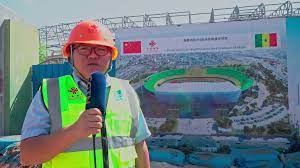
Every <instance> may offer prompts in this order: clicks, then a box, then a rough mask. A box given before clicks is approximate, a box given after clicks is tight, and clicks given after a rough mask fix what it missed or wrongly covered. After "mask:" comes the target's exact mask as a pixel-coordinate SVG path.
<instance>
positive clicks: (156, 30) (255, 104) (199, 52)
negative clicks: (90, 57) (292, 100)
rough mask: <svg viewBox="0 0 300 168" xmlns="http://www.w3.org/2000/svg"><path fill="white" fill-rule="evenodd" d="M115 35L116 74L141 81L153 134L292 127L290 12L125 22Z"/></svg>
mask: <svg viewBox="0 0 300 168" xmlns="http://www.w3.org/2000/svg"><path fill="white" fill-rule="evenodd" d="M116 37H117V41H116V44H117V46H118V48H120V51H119V52H120V56H119V58H118V60H117V61H116V76H117V77H119V78H123V79H128V80H130V83H131V84H132V86H133V87H134V88H135V89H136V91H137V93H138V94H139V96H140V99H141V105H142V110H143V113H144V116H145V117H146V120H147V122H148V126H149V127H150V129H151V132H152V134H153V135H154V136H155V135H158V134H186V135H209V136H219V135H226V136H239V135H242V136H244V135H247V136H255V137H257V136H262V137H265V136H266V137H272V136H289V135H291V133H292V132H293V131H294V130H295V128H296V124H295V122H294V121H295V120H297V119H295V117H298V120H299V118H300V116H299V115H298V116H297V115H295V113H296V110H295V107H292V108H291V107H290V106H291V104H289V95H288V93H290V92H295V91H296V90H295V88H293V90H289V86H290V83H289V82H290V80H288V79H290V78H293V77H292V76H288V74H289V72H288V66H287V62H288V61H287V60H288V55H287V47H286V43H287V38H286V18H276V19H265V20H253V21H243V22H220V23H210V24H186V25H174V26H162V27H152V28H136V29H125V30H119V31H117V32H116ZM289 71H290V70H289ZM298 83H299V82H298ZM297 91H298V90H297ZM297 93H298V92H297ZM291 109H293V110H291Z"/></svg>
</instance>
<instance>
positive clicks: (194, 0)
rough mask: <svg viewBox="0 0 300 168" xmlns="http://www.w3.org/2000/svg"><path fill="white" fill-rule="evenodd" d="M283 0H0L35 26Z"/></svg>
mask: <svg viewBox="0 0 300 168" xmlns="http://www.w3.org/2000/svg"><path fill="white" fill-rule="evenodd" d="M281 2H285V1H284V0H148V1H146V0H106V1H104V0H0V3H1V4H2V5H4V6H6V7H8V8H10V9H12V10H13V11H14V12H16V13H17V15H18V16H19V17H20V18H22V19H23V20H25V22H27V23H29V24H32V25H35V26H37V27H40V26H44V25H53V24H59V23H64V22H73V21H78V20H83V19H96V18H102V17H117V16H132V15H141V14H145V13H146V14H151V13H164V12H176V11H191V12H192V13H199V12H209V11H210V10H211V8H225V7H234V6H235V5H238V6H246V5H259V4H260V3H265V4H269V3H281Z"/></svg>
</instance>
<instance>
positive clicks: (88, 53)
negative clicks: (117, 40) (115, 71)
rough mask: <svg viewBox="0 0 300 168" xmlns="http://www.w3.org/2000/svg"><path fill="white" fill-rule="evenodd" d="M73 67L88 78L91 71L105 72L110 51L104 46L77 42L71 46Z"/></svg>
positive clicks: (108, 64)
mask: <svg viewBox="0 0 300 168" xmlns="http://www.w3.org/2000/svg"><path fill="white" fill-rule="evenodd" d="M73 47H74V49H73V59H74V66H75V68H76V69H77V70H78V71H79V72H80V73H81V74H82V75H83V77H84V78H86V79H88V78H89V77H90V75H91V73H93V72H96V71H99V72H102V73H105V72H106V71H107V69H108V68H109V66H110V60H111V56H112V51H111V49H110V48H109V47H106V46H95V45H87V44H77V45H74V46H73Z"/></svg>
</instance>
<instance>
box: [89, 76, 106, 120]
mask: <svg viewBox="0 0 300 168" xmlns="http://www.w3.org/2000/svg"><path fill="white" fill-rule="evenodd" d="M88 98H89V100H88V102H89V103H88V104H87V109H89V108H98V109H99V110H100V111H101V112H102V115H103V116H104V115H105V112H106V101H105V100H106V77H105V75H104V74H103V73H101V72H94V73H92V74H91V77H90V79H89V86H88Z"/></svg>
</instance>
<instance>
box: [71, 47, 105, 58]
mask: <svg viewBox="0 0 300 168" xmlns="http://www.w3.org/2000/svg"><path fill="white" fill-rule="evenodd" d="M74 49H76V50H77V51H78V53H79V54H80V55H82V56H86V57H88V56H90V55H91V54H92V52H93V50H94V52H95V54H96V55H97V56H99V57H101V56H105V55H107V54H108V53H109V52H111V49H110V48H109V47H106V46H100V47H99V46H97V47H92V46H85V45H78V46H75V47H74Z"/></svg>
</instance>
